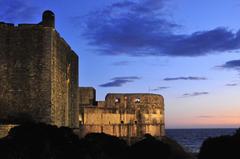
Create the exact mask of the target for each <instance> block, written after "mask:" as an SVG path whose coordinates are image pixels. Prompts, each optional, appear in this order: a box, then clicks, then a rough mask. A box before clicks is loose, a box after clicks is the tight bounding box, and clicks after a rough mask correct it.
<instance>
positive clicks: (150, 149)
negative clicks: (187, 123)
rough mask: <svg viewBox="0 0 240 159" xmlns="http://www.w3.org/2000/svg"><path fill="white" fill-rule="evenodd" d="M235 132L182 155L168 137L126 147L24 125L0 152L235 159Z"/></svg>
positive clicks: (71, 158) (99, 158) (44, 157)
mask: <svg viewBox="0 0 240 159" xmlns="http://www.w3.org/2000/svg"><path fill="white" fill-rule="evenodd" d="M239 132H240V131H239V130H238V131H237V132H236V134H234V135H233V136H221V137H216V138H209V139H207V140H205V141H204V143H203V145H202V147H201V149H200V152H199V154H196V153H188V152H186V151H185V150H184V149H183V148H182V146H180V145H179V144H178V143H177V142H176V141H174V140H172V139H170V138H168V137H162V138H161V139H157V138H154V137H152V136H151V135H148V134H146V135H145V136H144V137H143V139H142V140H140V141H137V142H136V143H133V144H132V145H128V144H127V142H126V141H125V140H123V139H121V138H118V137H115V136H110V135H107V134H103V133H91V134H88V135H86V136H85V137H84V138H81V139H79V137H78V136H77V135H76V134H74V132H73V130H72V129H70V128H67V127H60V128H58V127H56V126H51V125H46V124H24V125H21V126H17V127H14V128H12V129H11V130H10V132H9V134H8V136H6V137H4V138H1V139H0V153H1V158H4V159H33V158H34V159H77V158H79V159H134V158H136V159H146V158H147V159H148V158H149V159H150V158H161V159H197V158H198V159H215V158H216V159H235V158H236V159H239V158H240V153H238V148H239V147H240V133H239ZM226 156H230V158H229V157H226Z"/></svg>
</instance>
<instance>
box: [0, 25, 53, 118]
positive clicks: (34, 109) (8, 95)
mask: <svg viewBox="0 0 240 159" xmlns="http://www.w3.org/2000/svg"><path fill="white" fill-rule="evenodd" d="M49 32H51V30H50V28H43V27H41V26H37V25H19V26H18V27H14V26H13V25H10V24H0V77H1V78H0V120H1V122H22V121H25V120H34V121H38V122H45V123H51V116H50V114H51V110H50V108H51V102H50V97H51V80H50V78H51V76H50V74H51V70H50V68H51V62H50V59H51V57H50V55H51V54H50V51H51V47H50V43H49Z"/></svg>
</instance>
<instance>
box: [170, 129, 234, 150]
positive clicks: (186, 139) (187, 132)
mask: <svg viewBox="0 0 240 159" xmlns="http://www.w3.org/2000/svg"><path fill="white" fill-rule="evenodd" d="M235 131H236V129H167V130H166V134H167V136H168V137H170V138H172V139H174V140H175V141H177V142H178V143H179V144H180V145H182V146H183V147H184V148H185V150H186V151H189V152H199V150H200V147H201V145H202V143H203V141H204V140H205V139H206V138H208V137H215V136H221V135H232V134H234V133H235Z"/></svg>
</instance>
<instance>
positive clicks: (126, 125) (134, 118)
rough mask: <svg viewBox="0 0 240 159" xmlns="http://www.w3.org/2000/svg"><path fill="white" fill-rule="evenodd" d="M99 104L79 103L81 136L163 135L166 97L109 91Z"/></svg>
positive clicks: (131, 136)
mask: <svg viewBox="0 0 240 159" xmlns="http://www.w3.org/2000/svg"><path fill="white" fill-rule="evenodd" d="M100 103H101V104H99V105H95V106H94V105H88V106H86V105H84V104H83V105H82V103H80V114H79V121H80V136H81V137H82V136H84V135H86V134H87V133H91V132H98V133H101V132H103V133H106V134H110V135H114V136H118V137H128V138H133V137H142V136H143V135H144V134H151V135H152V136H157V137H159V136H164V135H165V129H164V100H163V97H162V96H160V95H156V94H108V95H107V96H106V99H105V102H100Z"/></svg>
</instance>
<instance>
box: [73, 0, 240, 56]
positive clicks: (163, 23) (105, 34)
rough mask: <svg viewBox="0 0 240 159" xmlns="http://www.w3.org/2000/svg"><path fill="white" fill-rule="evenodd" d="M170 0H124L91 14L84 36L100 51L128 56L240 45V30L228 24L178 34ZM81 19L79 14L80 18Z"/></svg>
mask: <svg viewBox="0 0 240 159" xmlns="http://www.w3.org/2000/svg"><path fill="white" fill-rule="evenodd" d="M166 2H167V0H142V1H138V2H133V1H123V2H118V3H114V4H112V5H110V6H108V7H106V8H104V9H102V10H99V11H96V12H94V13H92V14H89V15H88V16H87V17H86V20H85V29H84V31H83V36H84V37H85V38H86V39H87V40H88V41H89V45H93V46H97V48H98V49H97V51H98V53H101V54H106V55H112V56H115V55H128V56H188V57H194V56H203V55H207V54H212V53H217V52H218V53H219V52H224V51H232V50H237V49H240V31H237V32H233V31H232V30H229V29H227V28H225V27H216V28H215V29H211V30H200V31H197V32H193V33H192V34H176V33H175V31H176V29H179V28H180V27H181V26H180V25H178V24H176V23H174V22H171V21H170V20H168V19H167V18H166V17H165V15H166V14H165V13H164V11H165V10H164V8H165V6H166ZM76 19H77V18H76Z"/></svg>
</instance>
